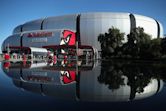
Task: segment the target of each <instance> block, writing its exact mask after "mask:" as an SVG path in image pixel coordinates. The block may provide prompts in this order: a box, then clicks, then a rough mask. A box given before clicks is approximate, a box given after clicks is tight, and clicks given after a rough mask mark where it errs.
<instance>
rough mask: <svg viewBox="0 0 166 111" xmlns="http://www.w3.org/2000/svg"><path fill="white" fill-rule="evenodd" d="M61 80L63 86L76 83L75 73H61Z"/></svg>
mask: <svg viewBox="0 0 166 111" xmlns="http://www.w3.org/2000/svg"><path fill="white" fill-rule="evenodd" d="M61 80H62V82H63V84H69V83H73V82H74V81H76V72H75V71H61Z"/></svg>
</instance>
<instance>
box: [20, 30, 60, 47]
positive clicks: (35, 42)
mask: <svg viewBox="0 0 166 111" xmlns="http://www.w3.org/2000/svg"><path fill="white" fill-rule="evenodd" d="M39 33H40V34H42V33H51V35H49V36H41V37H40V36H35V35H34V36H33V37H31V36H30V34H39ZM61 33H62V30H56V31H51V30H40V31H35V32H26V33H24V34H23V40H22V44H23V46H25V47H39V48H42V47H43V46H48V45H59V44H60V39H61V38H60V37H61Z"/></svg>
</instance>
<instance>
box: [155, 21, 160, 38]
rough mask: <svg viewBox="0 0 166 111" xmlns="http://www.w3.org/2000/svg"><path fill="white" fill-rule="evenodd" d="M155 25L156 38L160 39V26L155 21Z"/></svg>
mask: <svg viewBox="0 0 166 111" xmlns="http://www.w3.org/2000/svg"><path fill="white" fill-rule="evenodd" d="M155 21H156V23H157V38H160V24H159V23H158V22H157V20H155Z"/></svg>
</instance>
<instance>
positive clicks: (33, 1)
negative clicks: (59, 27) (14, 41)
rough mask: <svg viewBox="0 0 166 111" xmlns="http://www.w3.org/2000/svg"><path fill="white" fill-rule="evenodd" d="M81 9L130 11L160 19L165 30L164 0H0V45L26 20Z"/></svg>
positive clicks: (90, 10)
mask: <svg viewBox="0 0 166 111" xmlns="http://www.w3.org/2000/svg"><path fill="white" fill-rule="evenodd" d="M81 12H131V13H136V14H141V15H146V16H149V17H152V18H154V19H156V20H159V21H160V22H161V23H162V24H163V26H164V30H165V33H166V1H165V0H0V45H1V44H2V42H3V40H4V39H5V38H6V37H7V36H9V35H11V34H12V30H13V29H14V27H16V26H17V25H19V24H23V23H25V22H27V21H30V20H34V19H38V18H44V17H48V16H57V15H64V14H73V13H81Z"/></svg>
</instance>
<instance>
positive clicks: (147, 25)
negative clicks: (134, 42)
mask: <svg viewBox="0 0 166 111" xmlns="http://www.w3.org/2000/svg"><path fill="white" fill-rule="evenodd" d="M134 16H135V18H136V27H143V28H144V32H145V33H147V34H149V35H151V36H152V38H157V35H158V28H157V24H156V21H155V20H154V19H152V18H149V17H145V16H141V15H136V14H134Z"/></svg>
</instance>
